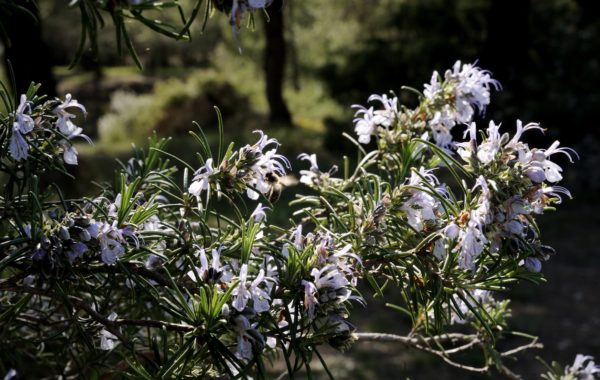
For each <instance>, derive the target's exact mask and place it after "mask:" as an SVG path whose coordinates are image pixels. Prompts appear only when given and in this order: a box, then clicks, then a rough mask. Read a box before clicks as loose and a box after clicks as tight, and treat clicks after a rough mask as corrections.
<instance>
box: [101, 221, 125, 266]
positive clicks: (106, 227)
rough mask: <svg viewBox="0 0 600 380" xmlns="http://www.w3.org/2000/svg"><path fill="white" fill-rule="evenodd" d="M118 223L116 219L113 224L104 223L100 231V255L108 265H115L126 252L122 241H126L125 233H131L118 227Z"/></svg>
mask: <svg viewBox="0 0 600 380" xmlns="http://www.w3.org/2000/svg"><path fill="white" fill-rule="evenodd" d="M116 224H117V222H116V221H115V222H113V224H109V223H102V224H101V227H100V231H99V232H98V237H97V239H98V242H99V243H100V250H101V254H100V256H101V258H102V261H103V262H104V263H105V264H106V265H114V264H115V263H116V262H117V260H118V259H119V258H120V257H121V256H123V255H124V254H125V248H124V247H123V245H122V244H121V243H124V242H125V239H124V234H125V235H130V233H129V232H128V231H125V229H123V230H120V229H118V228H117V226H116Z"/></svg>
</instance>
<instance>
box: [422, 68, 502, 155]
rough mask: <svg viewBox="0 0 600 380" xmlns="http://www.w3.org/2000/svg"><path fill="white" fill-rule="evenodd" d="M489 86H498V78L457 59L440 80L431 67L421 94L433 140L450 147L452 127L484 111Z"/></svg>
mask: <svg viewBox="0 0 600 380" xmlns="http://www.w3.org/2000/svg"><path fill="white" fill-rule="evenodd" d="M492 88H495V89H499V88H500V84H499V83H498V81H496V80H494V79H492V77H491V75H490V73H489V72H488V71H486V70H481V69H480V68H479V67H477V66H475V65H474V64H462V63H461V62H460V61H456V63H455V64H454V66H453V67H452V70H446V72H445V73H444V78H443V80H442V77H441V76H440V75H439V74H438V72H437V71H434V72H433V75H432V77H431V81H430V83H429V84H426V85H425V90H424V91H423V95H424V97H425V107H426V109H427V113H428V114H429V115H431V116H430V117H429V118H428V120H429V121H428V126H429V129H430V130H431V133H432V135H433V138H434V141H435V143H436V144H437V145H439V146H440V147H442V148H450V147H452V145H453V141H452V134H451V130H452V128H453V127H454V126H455V125H457V124H465V123H470V122H471V121H472V120H473V116H474V115H475V113H476V111H479V112H480V113H484V112H485V108H486V107H487V105H488V104H490V90H491V89H492Z"/></svg>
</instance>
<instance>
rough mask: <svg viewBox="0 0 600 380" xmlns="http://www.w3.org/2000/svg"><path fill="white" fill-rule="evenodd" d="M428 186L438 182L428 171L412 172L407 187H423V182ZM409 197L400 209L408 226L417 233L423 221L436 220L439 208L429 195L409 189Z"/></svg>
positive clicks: (421, 227)
mask: <svg viewBox="0 0 600 380" xmlns="http://www.w3.org/2000/svg"><path fill="white" fill-rule="evenodd" d="M424 180H425V181H427V182H428V183H429V184H430V185H437V184H438V183H439V182H438V180H437V178H436V177H435V175H433V173H432V172H431V171H430V170H425V169H424V168H420V169H419V171H413V172H412V173H411V176H410V178H409V180H408V185H409V186H423V181H424ZM408 192H409V193H410V194H411V197H410V198H409V199H408V200H406V202H404V204H403V205H402V207H401V209H402V210H403V211H404V212H406V215H407V217H408V224H410V226H411V227H413V228H414V229H415V230H417V231H422V230H423V227H424V225H423V224H424V223H425V221H431V220H436V214H435V211H436V210H437V208H438V207H439V202H438V201H437V200H436V199H435V198H434V197H433V196H431V195H430V194H429V193H427V192H425V191H422V190H419V189H414V188H411V189H409V190H408Z"/></svg>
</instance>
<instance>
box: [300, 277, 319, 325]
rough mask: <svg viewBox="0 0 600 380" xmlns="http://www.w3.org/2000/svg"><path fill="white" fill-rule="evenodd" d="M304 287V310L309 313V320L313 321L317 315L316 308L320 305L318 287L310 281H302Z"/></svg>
mask: <svg viewBox="0 0 600 380" xmlns="http://www.w3.org/2000/svg"><path fill="white" fill-rule="evenodd" d="M302 286H304V308H306V311H307V313H308V318H310V319H312V318H313V317H314V315H315V306H316V305H317V304H318V303H319V301H318V300H317V297H316V294H317V287H316V286H315V284H313V283H312V282H310V281H306V280H302Z"/></svg>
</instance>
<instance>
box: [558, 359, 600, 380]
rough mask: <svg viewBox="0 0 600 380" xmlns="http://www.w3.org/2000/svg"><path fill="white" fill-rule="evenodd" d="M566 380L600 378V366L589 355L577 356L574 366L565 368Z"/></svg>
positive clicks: (592, 379)
mask: <svg viewBox="0 0 600 380" xmlns="http://www.w3.org/2000/svg"><path fill="white" fill-rule="evenodd" d="M561 378H564V379H573V380H594V379H598V378H600V365H597V364H596V363H594V358H593V357H592V356H589V355H582V354H577V356H576V357H575V361H574V362H573V364H572V365H568V366H566V367H565V372H564V377H561Z"/></svg>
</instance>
